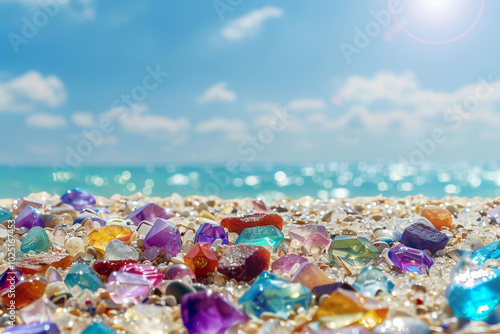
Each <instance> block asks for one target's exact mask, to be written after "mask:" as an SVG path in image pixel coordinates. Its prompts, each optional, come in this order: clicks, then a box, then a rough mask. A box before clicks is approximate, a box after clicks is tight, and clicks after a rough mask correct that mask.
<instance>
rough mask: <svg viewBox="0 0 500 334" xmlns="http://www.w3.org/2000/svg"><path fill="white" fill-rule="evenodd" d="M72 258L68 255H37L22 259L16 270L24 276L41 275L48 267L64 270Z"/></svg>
mask: <svg viewBox="0 0 500 334" xmlns="http://www.w3.org/2000/svg"><path fill="white" fill-rule="evenodd" d="M71 261H72V258H71V256H69V255H68V254H60V253H54V254H48V253H44V254H39V255H36V256H32V257H28V258H25V259H22V260H21V261H19V263H18V264H17V266H16V268H17V269H18V270H20V271H22V272H23V273H24V274H25V275H35V274H40V275H43V274H45V272H46V271H47V269H49V268H50V267H54V268H61V269H63V270H64V269H66V268H68V267H69V266H70V265H71Z"/></svg>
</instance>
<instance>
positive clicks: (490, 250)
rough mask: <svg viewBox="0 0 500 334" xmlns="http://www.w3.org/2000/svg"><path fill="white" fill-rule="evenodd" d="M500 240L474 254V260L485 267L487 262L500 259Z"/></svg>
mask: <svg viewBox="0 0 500 334" xmlns="http://www.w3.org/2000/svg"><path fill="white" fill-rule="evenodd" d="M499 248H500V240H497V241H494V242H492V243H491V244H489V245H487V246H484V247H483V248H480V249H478V250H477V251H475V252H473V253H472V255H471V258H472V260H474V261H476V262H477V263H478V264H479V265H480V266H484V264H485V263H486V261H488V260H490V259H493V260H496V259H498V258H500V249H499Z"/></svg>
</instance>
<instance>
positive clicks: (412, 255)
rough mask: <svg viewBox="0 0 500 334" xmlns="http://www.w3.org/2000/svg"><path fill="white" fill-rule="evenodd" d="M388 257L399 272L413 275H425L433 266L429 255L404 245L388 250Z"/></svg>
mask: <svg viewBox="0 0 500 334" xmlns="http://www.w3.org/2000/svg"><path fill="white" fill-rule="evenodd" d="M388 257H389V259H390V260H391V261H392V263H394V265H395V266H396V267H398V268H399V269H400V270H402V271H409V272H412V273H415V274H427V273H428V272H429V267H430V266H432V265H433V264H434V261H433V260H432V258H431V257H430V255H429V254H427V253H426V252H424V251H422V250H420V249H415V248H411V247H407V246H404V245H398V246H396V247H392V248H391V249H390V250H389V253H388Z"/></svg>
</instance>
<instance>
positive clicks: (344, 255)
mask: <svg viewBox="0 0 500 334" xmlns="http://www.w3.org/2000/svg"><path fill="white" fill-rule="evenodd" d="M378 254H379V252H378V250H377V248H376V247H375V246H374V245H373V244H372V243H371V242H370V241H368V240H367V239H365V238H363V237H357V236H338V237H335V238H334V239H333V240H332V243H331V244H330V248H329V249H328V255H329V258H330V264H331V265H332V266H339V265H342V264H343V263H347V264H349V265H350V266H352V267H354V268H364V267H366V266H367V265H368V264H370V263H371V262H372V261H373V260H375V258H376V257H377V256H378ZM339 260H340V262H339Z"/></svg>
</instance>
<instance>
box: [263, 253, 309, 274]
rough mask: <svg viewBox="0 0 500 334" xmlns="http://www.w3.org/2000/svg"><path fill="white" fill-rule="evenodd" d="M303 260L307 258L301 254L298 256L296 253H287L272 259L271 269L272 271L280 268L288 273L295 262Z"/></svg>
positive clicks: (300, 262)
mask: <svg viewBox="0 0 500 334" xmlns="http://www.w3.org/2000/svg"><path fill="white" fill-rule="evenodd" d="M304 262H307V259H305V258H303V257H302V256H299V255H297V254H288V255H285V256H283V257H280V258H279V259H277V260H276V261H274V262H273V264H272V265H271V269H272V271H277V270H281V271H283V272H284V273H286V274H288V273H289V272H290V270H291V269H292V267H293V266H294V265H295V264H296V263H298V264H302V263H304Z"/></svg>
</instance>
